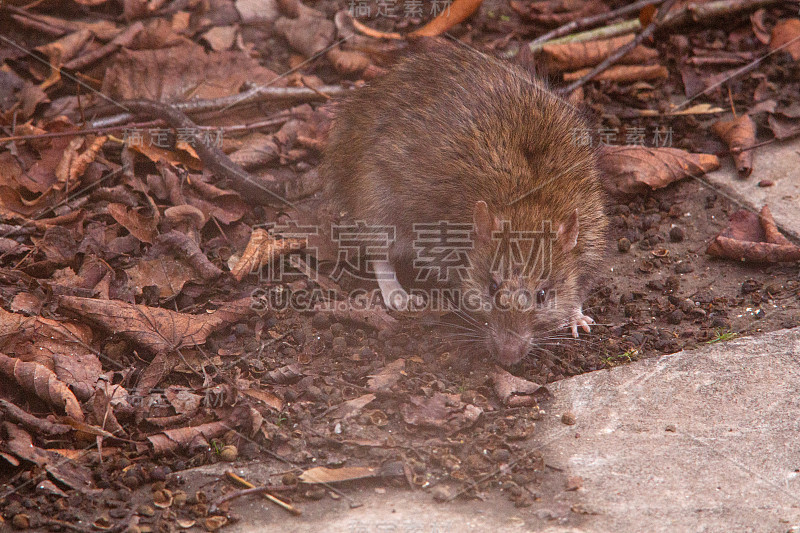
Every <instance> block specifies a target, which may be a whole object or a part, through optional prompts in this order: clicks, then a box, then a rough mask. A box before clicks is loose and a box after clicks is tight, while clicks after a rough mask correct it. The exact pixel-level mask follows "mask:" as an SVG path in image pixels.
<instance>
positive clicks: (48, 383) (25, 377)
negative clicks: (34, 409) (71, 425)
mask: <svg viewBox="0 0 800 533" xmlns="http://www.w3.org/2000/svg"><path fill="white" fill-rule="evenodd" d="M0 372H2V373H3V374H5V375H6V376H8V377H9V378H11V379H13V380H14V381H16V382H17V384H19V386H20V387H22V389H23V390H25V391H26V392H30V393H32V394H35V395H36V397H38V398H40V399H42V400H44V401H45V402H47V403H49V404H52V405H55V406H56V407H58V408H59V409H62V410H64V412H66V413H67V414H68V415H69V416H71V417H72V418H74V419H75V420H79V421H83V411H81V405H80V403H78V399H77V398H76V397H75V395H74V394H72V391H70V390H69V387H67V385H66V384H65V383H64V382H62V381H59V379H58V377H56V375H55V373H54V372H53V371H52V370H50V369H49V368H47V367H45V366H43V365H40V364H39V363H26V362H24V361H20V360H19V359H17V358H16V357H9V356H7V355H6V354H4V353H0Z"/></svg>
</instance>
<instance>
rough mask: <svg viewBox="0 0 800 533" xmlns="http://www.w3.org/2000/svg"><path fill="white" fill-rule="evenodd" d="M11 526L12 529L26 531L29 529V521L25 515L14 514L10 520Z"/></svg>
mask: <svg viewBox="0 0 800 533" xmlns="http://www.w3.org/2000/svg"><path fill="white" fill-rule="evenodd" d="M11 525H12V526H14V529H28V528H29V527H31V519H30V517H28V515H26V514H25V513H19V514H15V515H14V518H12V519H11Z"/></svg>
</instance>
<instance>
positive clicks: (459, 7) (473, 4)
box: [410, 0, 483, 37]
mask: <svg viewBox="0 0 800 533" xmlns="http://www.w3.org/2000/svg"><path fill="white" fill-rule="evenodd" d="M482 3H483V0H455V2H453V3H452V4H451V5H450V7H449V9H446V10H444V11H443V12H441V13H439V14H438V15H437V16H436V18H434V19H433V20H432V21H430V22H428V23H427V24H426V25H424V26H423V27H421V28H420V29H418V30H416V31H412V32H411V34H410V36H411V37H436V36H437V35H441V34H443V33H444V32H446V31H447V30H449V29H450V28H452V27H453V26H455V25H457V24H459V23H461V22H463V21H465V20H467V19H468V18H469V17H470V16H472V14H473V13H475V12H476V11H477V10H478V8H479V7H481V4H482Z"/></svg>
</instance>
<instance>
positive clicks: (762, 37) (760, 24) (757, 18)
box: [750, 8, 771, 44]
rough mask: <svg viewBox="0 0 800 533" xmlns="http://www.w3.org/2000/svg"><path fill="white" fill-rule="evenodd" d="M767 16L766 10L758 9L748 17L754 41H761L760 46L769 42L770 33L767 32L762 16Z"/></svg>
mask: <svg viewBox="0 0 800 533" xmlns="http://www.w3.org/2000/svg"><path fill="white" fill-rule="evenodd" d="M766 14H767V10H766V9H763V8H762V9H758V10H756V11H754V12H753V13H752V14H751V15H750V24H751V26H752V28H753V35H755V36H756V39H758V40H759V41H761V43H762V44H768V43H769V42H770V40H771V36H770V32H769V31H768V30H767V25H766V23H765V21H764V15H766Z"/></svg>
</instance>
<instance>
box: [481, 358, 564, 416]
mask: <svg viewBox="0 0 800 533" xmlns="http://www.w3.org/2000/svg"><path fill="white" fill-rule="evenodd" d="M490 377H491V379H492V383H493V384H494V392H495V394H497V396H498V397H499V398H500V400H502V402H503V404H505V405H507V406H510V407H511V406H513V407H522V406H525V407H529V406H533V405H536V404H537V403H538V400H541V399H543V398H546V397H547V396H549V395H550V392H549V391H548V390H547V389H546V388H545V387H544V386H542V385H539V384H538V383H534V382H533V381H528V380H526V379H523V378H520V377H517V376H515V375H513V374H511V373H509V372H507V371H505V370H504V369H502V368H500V367H499V366H495V368H494V372H493V373H492V374H491V376H490Z"/></svg>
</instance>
